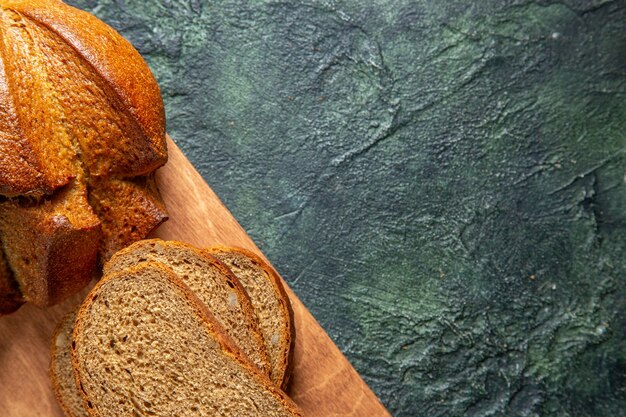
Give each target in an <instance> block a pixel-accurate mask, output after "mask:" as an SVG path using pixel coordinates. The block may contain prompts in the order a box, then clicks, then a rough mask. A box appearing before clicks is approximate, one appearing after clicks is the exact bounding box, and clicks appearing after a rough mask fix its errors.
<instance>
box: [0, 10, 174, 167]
mask: <svg viewBox="0 0 626 417" xmlns="http://www.w3.org/2000/svg"><path fill="white" fill-rule="evenodd" d="M0 6H2V8H4V9H9V10H14V11H16V12H19V13H20V14H22V15H23V16H26V17H27V18H28V19H31V20H33V21H36V22H38V23H40V24H42V25H44V26H45V27H46V28H47V29H49V30H50V31H52V32H54V33H56V34H57V35H59V36H60V37H61V38H63V39H64V40H65V41H66V42H67V44H68V45H70V46H71V47H72V48H73V49H74V50H75V51H76V52H77V53H78V54H79V55H80V56H82V57H83V58H84V59H85V62H86V63H87V64H89V65H91V66H92V68H93V69H94V71H95V73H97V74H98V75H99V76H101V77H102V79H104V80H105V81H106V82H107V83H108V85H109V86H110V87H111V88H112V89H113V91H115V92H116V94H117V96H118V97H119V99H120V100H121V101H122V103H123V104H124V108H126V109H128V111H129V112H130V114H132V115H133V117H134V118H135V120H136V121H137V123H138V125H139V126H140V127H141V128H142V130H143V132H144V134H145V135H146V137H147V138H148V139H149V140H150V146H148V147H146V154H145V158H146V161H145V162H146V163H145V168H144V170H143V171H144V172H136V173H133V174H132V175H133V176H135V175H143V174H147V173H149V172H151V171H153V170H155V169H156V168H158V167H159V166H161V165H163V164H165V162H166V161H167V147H166V143H165V109H164V106H163V100H162V99H161V92H160V90H159V86H158V84H157V82H156V79H155V78H154V75H153V74H152V72H150V69H149V67H148V65H147V64H146V62H145V61H144V59H143V58H142V57H141V55H140V54H139V52H137V50H136V49H135V48H134V47H133V46H132V45H131V44H130V42H128V41H127V40H125V39H124V38H123V37H122V36H120V35H119V34H118V33H117V32H116V31H115V30H114V29H112V28H111V27H109V26H108V25H106V24H105V23H104V22H102V21H101V20H100V19H98V18H96V17H95V16H93V15H91V14H89V13H87V12H84V11H82V10H79V9H76V8H74V7H72V6H69V5H66V4H64V3H63V2H61V1H55V2H51V1H48V0H3V1H2V3H0Z"/></svg>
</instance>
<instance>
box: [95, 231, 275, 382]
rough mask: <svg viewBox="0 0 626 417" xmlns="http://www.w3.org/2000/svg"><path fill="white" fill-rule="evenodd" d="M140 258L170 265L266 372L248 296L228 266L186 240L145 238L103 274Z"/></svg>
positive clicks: (266, 363) (119, 255)
mask: <svg viewBox="0 0 626 417" xmlns="http://www.w3.org/2000/svg"><path fill="white" fill-rule="evenodd" d="M142 261H156V262H159V263H162V264H165V265H167V266H168V267H170V268H171V269H172V270H173V271H174V273H176V275H177V276H178V277H179V278H180V279H181V280H182V281H183V282H184V283H185V285H187V286H188V287H189V288H191V290H192V291H193V292H194V293H195V294H196V295H197V296H198V298H199V299H200V300H201V301H202V302H203V303H205V304H206V305H207V307H208V308H209V309H210V310H211V311H212V313H213V314H214V316H215V318H216V319H217V320H218V322H219V323H220V325H222V326H223V327H224V328H225V329H226V332H227V333H228V335H229V336H230V337H231V338H232V339H233V340H234V341H235V343H236V344H237V346H239V347H240V348H241V350H242V351H243V352H244V353H245V354H246V355H248V357H249V358H250V360H251V361H252V363H254V364H256V365H257V366H258V367H259V369H260V370H261V371H262V372H263V373H266V374H267V375H269V373H270V367H269V357H268V354H267V350H266V349H265V343H264V341H263V336H261V332H260V330H259V327H258V323H257V320H256V317H255V315H254V311H253V309H252V305H251V304H250V299H249V298H248V295H247V294H246V291H245V290H244V289H243V287H242V286H241V284H240V283H239V281H238V280H237V278H236V277H235V276H234V275H233V273H232V272H231V271H230V270H229V269H228V267H226V266H225V265H224V264H222V263H221V262H220V261H219V260H217V259H216V258H215V257H213V256H210V255H209V254H207V253H206V252H204V251H202V250H201V249H198V248H196V247H194V246H191V245H188V244H186V243H182V242H175V241H163V240H161V239H147V240H141V241H139V242H136V243H134V244H132V245H131V246H129V247H128V248H126V249H123V250H121V251H119V252H117V253H116V254H115V255H114V256H113V257H112V258H111V260H110V261H109V262H108V263H106V264H105V266H104V274H105V275H106V274H111V273H113V272H117V271H121V270H123V269H125V268H128V267H130V266H133V265H136V264H137V263H139V262H142Z"/></svg>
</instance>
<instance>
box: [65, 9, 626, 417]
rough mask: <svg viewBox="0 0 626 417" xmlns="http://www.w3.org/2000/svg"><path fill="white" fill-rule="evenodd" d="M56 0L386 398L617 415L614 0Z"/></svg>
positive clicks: (624, 24)
mask: <svg viewBox="0 0 626 417" xmlns="http://www.w3.org/2000/svg"><path fill="white" fill-rule="evenodd" d="M70 3H72V4H74V5H77V6H78V7H81V8H83V9H86V10H89V11H92V12H94V13H95V14H96V15H97V16H99V17H101V18H102V19H104V20H105V21H106V22H108V23H109V24H111V25H112V26H114V27H115V28H117V29H118V30H120V31H121V33H122V34H123V35H125V36H126V37H127V38H128V39H129V40H131V41H132V42H133V44H134V45H135V46H136V47H137V48H138V49H139V50H140V52H141V53H142V54H143V55H144V56H145V57H146V59H147V60H148V62H149V63H150V65H151V67H152V68H153V70H154V72H155V74H156V76H157V78H158V80H159V82H160V85H161V88H162V91H163V95H164V99H165V103H166V107H167V113H168V131H169V132H170V134H171V135H172V137H173V138H174V139H175V140H176V142H177V143H178V144H179V145H180V146H181V147H182V148H183V150H184V151H185V153H186V154H187V156H188V157H189V158H190V160H191V161H192V162H193V163H194V164H195V165H196V167H197V168H198V169H199V170H200V172H201V173H202V175H203V176H204V178H205V179H206V180H207V181H208V182H209V184H211V186H212V187H213V188H214V189H215V190H216V192H217V193H218V195H220V197H221V198H222V199H223V200H224V201H225V203H226V205H227V206H228V207H229V208H230V209H231V210H232V211H233V213H234V215H235V217H236V218H237V219H238V220H239V221H240V222H241V223H242V225H243V226H244V228H245V229H246V230H247V231H248V232H249V234H250V235H251V236H252V237H253V238H254V239H255V241H256V242H257V243H258V244H259V246H260V247H261V249H262V250H263V251H264V252H265V253H266V254H267V255H268V257H269V258H270V259H271V260H272V261H273V263H274V264H275V265H276V267H277V268H278V269H279V271H280V272H281V273H282V275H283V276H284V277H285V278H286V279H287V280H288V282H289V283H290V284H291V286H292V287H293V288H294V290H295V291H296V293H297V294H298V295H299V296H300V298H301V299H302V300H303V301H304V303H305V304H306V305H307V307H308V308H309V309H310V310H311V312H312V313H313V314H314V316H315V317H316V318H317V319H318V320H319V321H320V323H321V324H322V326H323V327H324V328H325V329H326V330H327V331H328V333H329V334H330V336H331V337H332V338H333V339H334V340H335V341H336V343H337V344H338V346H339V347H340V348H341V349H342V351H343V352H344V353H345V354H346V355H347V357H348V358H349V359H350V361H351V362H352V363H353V364H354V366H355V367H356V368H357V370H358V371H359V372H360V373H361V375H363V377H364V378H365V380H366V381H367V382H368V384H369V385H370V386H371V387H372V389H373V390H374V392H375V393H376V394H377V395H378V396H379V397H380V398H381V400H382V401H383V403H384V404H385V405H386V406H387V407H388V409H389V410H390V411H391V412H392V414H393V415H395V416H472V417H473V416H624V415H626V411H625V410H626V276H625V275H626V259H625V256H624V255H625V253H626V252H625V249H626V238H625V236H626V1H601V0H593V1H592V0H589V1H583V0H563V1H560V2H547V1H495V0H489V1H476V2H468V1H461V0H459V1H435V0H430V1H407V0H402V1H395V2H391V1H389V2H384V1H375V2H359V1H356V0H353V1H339V0H337V1H326V2H256V1H255V2H244V1H225V2H215V3H209V2H206V1H200V0H189V1H183V0H169V1H165V0H163V1H158V2H157V1H149V2H144V1H139V0H137V1H131V0H127V1H121V0H120V1H111V0H92V1H90V0H83V1H80V0H73V1H71V2H70Z"/></svg>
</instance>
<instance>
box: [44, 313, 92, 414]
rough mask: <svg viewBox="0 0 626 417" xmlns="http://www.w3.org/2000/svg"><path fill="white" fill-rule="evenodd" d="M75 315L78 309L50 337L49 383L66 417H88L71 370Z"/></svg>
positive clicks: (66, 317) (62, 321)
mask: <svg viewBox="0 0 626 417" xmlns="http://www.w3.org/2000/svg"><path fill="white" fill-rule="evenodd" d="M77 313H78V308H76V309H74V310H72V311H70V312H69V313H67V314H66V315H65V316H64V317H63V319H62V320H61V322H60V323H59V324H58V326H57V328H56V330H55V331H54V335H53V336H52V343H51V347H50V381H51V383H52V389H53V391H54V395H55V396H56V398H57V400H58V402H59V405H60V406H61V408H62V409H63V412H64V413H65V415H66V416H67V417H89V414H87V411H86V409H85V404H84V399H83V395H82V394H81V392H80V389H79V388H78V386H77V385H76V376H75V375H74V369H73V368H72V331H73V330H74V322H75V321H76V314H77Z"/></svg>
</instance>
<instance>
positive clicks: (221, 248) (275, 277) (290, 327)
mask: <svg viewBox="0 0 626 417" xmlns="http://www.w3.org/2000/svg"><path fill="white" fill-rule="evenodd" d="M205 250H206V251H207V252H208V253H229V252H234V253H240V254H242V255H243V256H245V257H247V258H249V259H250V261H252V262H253V263H255V264H256V265H258V266H259V267H260V268H261V269H262V270H263V271H265V273H266V274H267V276H268V277H269V278H270V282H271V283H272V286H273V288H274V290H275V291H276V293H277V294H278V297H277V298H278V300H279V302H280V304H281V306H282V310H283V311H284V312H286V314H287V317H286V319H287V320H286V321H285V322H286V323H287V329H286V332H285V335H286V338H287V343H286V346H283V347H282V349H283V351H285V352H287V355H286V356H285V364H284V365H285V366H284V368H283V372H282V378H280V381H274V382H275V383H277V385H278V386H279V387H280V388H281V389H282V390H286V389H287V387H288V385H289V381H290V379H291V372H292V370H293V353H294V352H293V351H294V346H295V341H296V331H295V325H294V313H293V308H292V306H291V302H290V301H289V296H288V295H287V292H286V291H285V287H284V284H283V280H282V278H281V277H280V275H279V274H278V273H277V272H276V270H275V269H274V268H273V267H272V266H271V265H269V264H268V263H267V262H265V261H264V260H263V258H261V257H260V256H259V255H257V254H256V253H254V252H252V251H250V250H248V249H245V248H241V247H238V246H225V245H213V246H210V247H208V248H206V249H205Z"/></svg>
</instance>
